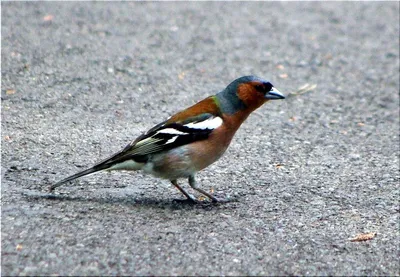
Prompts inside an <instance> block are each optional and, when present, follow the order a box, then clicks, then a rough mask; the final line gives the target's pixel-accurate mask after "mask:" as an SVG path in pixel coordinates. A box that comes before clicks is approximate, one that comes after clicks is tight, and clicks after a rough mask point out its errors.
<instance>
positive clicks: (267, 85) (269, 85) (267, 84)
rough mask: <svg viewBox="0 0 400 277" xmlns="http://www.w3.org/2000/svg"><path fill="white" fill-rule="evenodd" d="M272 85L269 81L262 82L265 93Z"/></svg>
mask: <svg viewBox="0 0 400 277" xmlns="http://www.w3.org/2000/svg"><path fill="white" fill-rule="evenodd" d="M272 87H273V85H272V84H271V83H270V82H268V83H265V84H264V89H265V92H266V93H267V92H270V91H271V89H272Z"/></svg>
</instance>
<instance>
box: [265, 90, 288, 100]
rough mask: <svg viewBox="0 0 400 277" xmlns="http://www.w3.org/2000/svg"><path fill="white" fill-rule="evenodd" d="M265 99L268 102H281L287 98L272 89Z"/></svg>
mask: <svg viewBox="0 0 400 277" xmlns="http://www.w3.org/2000/svg"><path fill="white" fill-rule="evenodd" d="M265 98H266V99H268V100H279V99H285V96H283V94H282V93H280V92H279V90H277V89H276V88H274V87H272V89H271V90H270V91H269V92H268V93H267V94H265Z"/></svg>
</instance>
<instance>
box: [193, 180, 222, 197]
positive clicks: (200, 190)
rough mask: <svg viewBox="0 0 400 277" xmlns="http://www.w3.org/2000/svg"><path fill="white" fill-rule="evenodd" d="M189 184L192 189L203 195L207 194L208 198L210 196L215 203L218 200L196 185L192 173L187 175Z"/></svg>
mask: <svg viewBox="0 0 400 277" xmlns="http://www.w3.org/2000/svg"><path fill="white" fill-rule="evenodd" d="M189 185H190V186H191V187H192V188H193V189H195V190H197V191H198V192H200V193H202V194H204V195H205V196H207V197H208V198H210V199H211V200H212V202H215V203H217V202H220V201H219V200H218V199H217V198H215V197H214V196H212V195H211V194H209V193H208V192H206V191H204V190H202V189H201V188H199V187H197V185H196V180H195V179H194V175H192V176H190V177H189Z"/></svg>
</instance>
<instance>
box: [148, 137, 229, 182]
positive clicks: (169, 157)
mask: <svg viewBox="0 0 400 277" xmlns="http://www.w3.org/2000/svg"><path fill="white" fill-rule="evenodd" d="M204 146H205V145H204V143H203V144H200V145H199V146H197V145H196V143H194V144H191V145H184V146H180V147H177V148H174V149H171V150H168V151H165V152H161V153H157V154H154V155H152V156H151V157H150V159H149V160H148V162H147V163H146V164H145V165H144V166H143V168H142V170H143V171H144V172H145V173H149V174H152V175H154V176H156V177H159V178H164V179H169V180H176V179H178V178H187V177H189V176H192V175H194V174H195V173H196V172H197V171H200V170H202V169H204V168H206V167H207V166H209V165H210V164H212V163H213V162H215V161H216V160H218V159H219V158H220V157H221V156H222V154H223V153H224V152H225V150H226V148H223V149H221V148H220V149H215V148H213V147H204Z"/></svg>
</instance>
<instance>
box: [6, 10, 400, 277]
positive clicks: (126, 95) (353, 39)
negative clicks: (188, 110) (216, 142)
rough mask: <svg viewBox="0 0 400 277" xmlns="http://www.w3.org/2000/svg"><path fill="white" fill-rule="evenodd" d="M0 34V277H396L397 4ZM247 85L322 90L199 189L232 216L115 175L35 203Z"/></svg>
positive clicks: (49, 26) (85, 14)
mask: <svg viewBox="0 0 400 277" xmlns="http://www.w3.org/2000/svg"><path fill="white" fill-rule="evenodd" d="M1 25H2V26H1V46H2V47H1V73H2V86H1V99H2V100H1V109H2V110H1V155H2V157H1V208H2V215H1V270H2V275H3V276H4V275H399V274H400V266H399V264H400V260H399V257H400V252H399V243H400V239H399V211H400V209H399V2H329V3H324V2H306V3H301V2H229V3H226V2H166V3H161V2H151V3H146V2H114V3H110V2H2V3H1ZM248 74H254V75H257V76H260V77H263V78H265V79H268V80H270V81H271V82H272V83H273V84H274V85H275V86H276V87H277V88H278V89H279V90H280V91H281V92H283V93H285V94H287V95H289V94H290V95H292V94H291V93H293V92H295V91H297V90H298V89H299V88H300V87H302V86H303V85H305V84H309V85H313V84H315V85H317V87H316V88H315V89H314V90H313V91H310V92H307V93H304V94H302V95H298V96H293V95H292V96H291V97H288V99H286V100H284V101H275V102H270V103H267V104H266V105H265V106H263V107H262V108H260V109H259V110H257V111H256V112H255V113H254V114H252V115H251V116H250V117H249V118H248V120H247V121H246V122H245V123H244V125H243V126H242V127H241V129H240V130H239V131H238V133H237V134H236V136H235V138H234V140H233V142H232V144H231V146H230V148H229V149H228V151H227V153H226V154H225V155H224V157H223V158H221V159H220V160H219V161H218V162H216V163H215V164H213V165H212V166H210V167H208V168H207V169H205V170H203V171H201V172H200V173H199V174H198V181H199V184H200V185H201V187H202V188H204V189H205V190H207V191H211V190H214V193H215V194H216V195H217V196H219V197H233V198H235V199H236V201H232V202H229V203H226V204H221V205H211V204H206V203H205V204H202V205H195V206H194V205H185V204H179V203H176V202H174V201H173V200H174V199H177V198H178V199H179V198H182V196H181V195H180V194H179V192H178V191H177V190H176V189H175V188H174V187H172V186H171V185H170V184H169V182H168V181H165V180H160V179H156V178H153V177H151V176H145V175H142V174H140V173H127V172H113V173H98V174H94V175H91V176H87V177H84V178H81V179H79V180H77V181H75V182H72V183H70V184H66V185H65V186H63V187H60V188H59V189H57V190H56V193H55V196H54V197H50V196H49V194H48V193H47V192H46V189H47V187H48V186H49V185H50V184H51V183H53V182H56V181H58V180H60V179H61V178H64V177H66V176H67V175H69V174H72V173H75V172H76V171H78V170H81V169H83V168H84V167H87V166H90V165H92V164H94V163H95V162H97V161H99V160H101V159H103V158H106V157H107V156H109V155H110V154H112V153H114V152H116V151H118V150H120V149H121V148H122V147H124V146H125V145H126V144H127V143H128V142H130V141H131V140H132V139H134V138H136V137H137V136H138V135H140V134H141V133H142V132H144V131H146V130H147V129H148V128H150V127H152V126H154V125H155V124H157V123H159V122H160V121H161V120H164V119H166V118H167V117H168V116H170V115H171V114H173V113H175V112H177V111H179V110H180V109H182V108H184V107H186V106H189V105H192V104H194V103H195V102H197V101H199V100H201V99H203V98H204V97H206V96H209V95H212V94H214V93H217V92H218V91H220V90H222V89H223V88H224V87H225V86H226V85H227V84H228V83H229V82H230V81H232V80H233V79H235V78H237V77H240V76H243V75H248ZM184 187H185V188H187V187H188V185H187V184H184ZM372 232H376V236H375V237H374V238H373V239H372V240H368V241H360V242H352V241H350V238H353V237H355V236H357V235H358V234H362V233H372Z"/></svg>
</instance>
